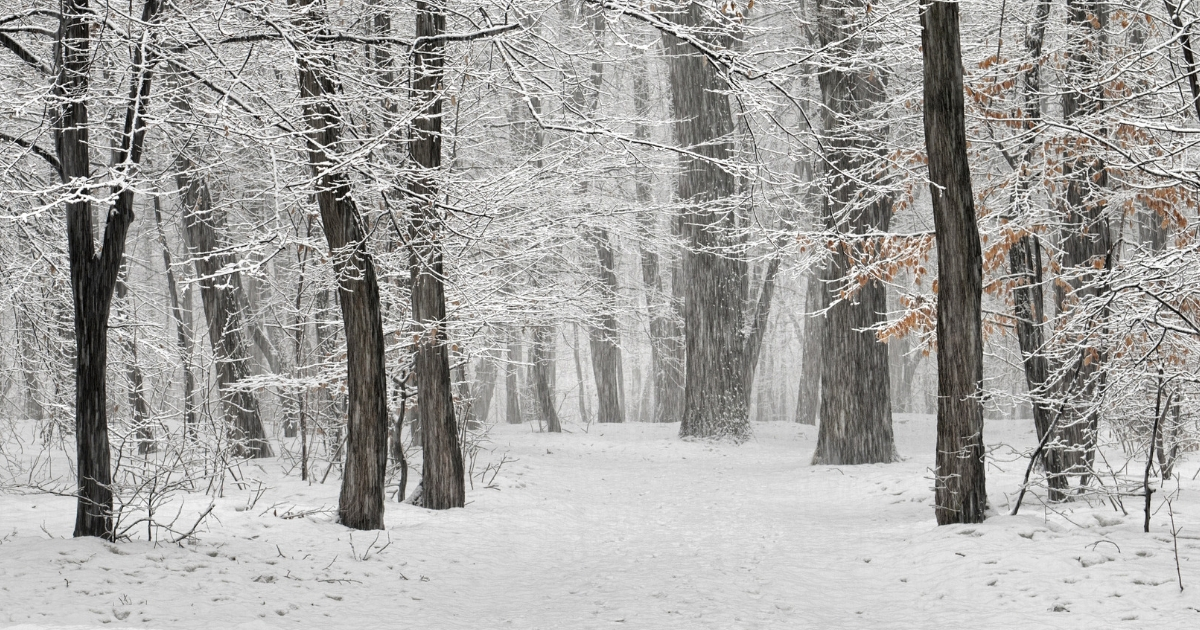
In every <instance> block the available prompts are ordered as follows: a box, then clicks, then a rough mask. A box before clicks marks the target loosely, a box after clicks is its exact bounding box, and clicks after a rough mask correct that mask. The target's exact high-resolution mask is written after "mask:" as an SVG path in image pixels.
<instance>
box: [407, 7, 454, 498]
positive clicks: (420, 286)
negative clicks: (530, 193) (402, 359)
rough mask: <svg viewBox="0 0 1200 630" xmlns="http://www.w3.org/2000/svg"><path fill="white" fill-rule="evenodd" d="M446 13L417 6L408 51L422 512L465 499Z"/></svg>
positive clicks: (411, 234) (411, 263)
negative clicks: (453, 368)
mask: <svg viewBox="0 0 1200 630" xmlns="http://www.w3.org/2000/svg"><path fill="white" fill-rule="evenodd" d="M445 32H446V13H445V8H444V7H443V6H442V4H441V3H440V0H438V1H434V2H426V1H423V0H418V1H417V30H416V35H417V38H418V42H420V43H419V44H417V46H416V47H415V48H414V50H413V65H412V73H413V74H412V84H413V98H414V101H415V102H416V103H419V104H421V105H422V111H421V112H420V115H418V116H417V117H416V119H414V120H413V127H412V141H411V142H410V144H409V149H410V151H411V153H410V157H411V158H412V161H413V163H414V164H415V165H417V166H418V167H419V168H421V169H424V170H425V171H426V173H423V174H421V175H418V176H416V177H413V178H412V180H411V182H410V185H409V195H410V196H411V199H410V206H409V215H408V216H409V225H408V235H409V248H410V259H409V266H410V270H411V274H410V276H411V281H412V312H413V320H414V321H416V322H417V324H418V325H420V326H422V327H423V329H424V330H423V331H422V334H421V336H420V340H419V341H418V343H417V348H416V355H417V356H416V361H415V368H414V371H415V373H416V376H417V401H418V403H419V404H420V405H421V431H422V436H421V437H422V440H423V446H424V448H423V449H422V452H423V454H424V460H423V465H424V468H423V469H422V470H423V472H422V476H421V499H422V503H423V505H424V506H425V507H427V508H431V509H435V510H444V509H448V508H456V507H463V504H464V502H465V497H466V494H465V493H466V491H465V489H464V485H463V484H464V479H463V461H462V451H461V450H460V449H459V447H458V425H457V424H456V422H455V418H454V393H453V391H452V390H451V384H450V357H449V354H448V352H447V349H446V343H447V342H446V296H445V284H444V283H445V270H444V268H443V264H442V255H443V253H442V245H441V240H440V237H439V235H438V232H439V230H440V227H441V222H442V218H441V216H440V213H439V211H438V210H437V200H436V197H437V195H438V189H437V180H436V174H435V173H436V171H437V170H438V169H439V168H441V165H442V96H441V90H442V87H441V83H442V72H443V70H442V67H443V65H444V63H445V53H444V51H445V42H444V41H443V40H441V39H438V38H440V37H441V36H442V35H444V34H445Z"/></svg>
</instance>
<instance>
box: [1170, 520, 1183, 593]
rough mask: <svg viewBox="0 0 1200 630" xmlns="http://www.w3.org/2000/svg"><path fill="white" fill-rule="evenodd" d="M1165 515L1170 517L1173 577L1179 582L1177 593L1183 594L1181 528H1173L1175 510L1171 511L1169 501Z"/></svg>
mask: <svg viewBox="0 0 1200 630" xmlns="http://www.w3.org/2000/svg"><path fill="white" fill-rule="evenodd" d="M1167 515H1168V516H1170V517H1171V545H1172V546H1173V547H1174V548H1175V577H1176V578H1177V579H1178V580H1179V592H1180V593H1182V592H1183V570H1182V569H1180V568H1179V532H1181V531H1183V528H1182V527H1181V528H1179V529H1176V528H1175V510H1173V509H1171V500H1170V499H1167Z"/></svg>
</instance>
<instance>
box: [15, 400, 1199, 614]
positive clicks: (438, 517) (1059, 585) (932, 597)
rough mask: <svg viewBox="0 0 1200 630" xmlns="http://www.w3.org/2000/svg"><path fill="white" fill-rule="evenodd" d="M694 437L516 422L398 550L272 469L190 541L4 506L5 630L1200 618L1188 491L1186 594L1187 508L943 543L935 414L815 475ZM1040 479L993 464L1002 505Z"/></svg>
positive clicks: (992, 523) (403, 526)
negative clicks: (467, 483)
mask: <svg viewBox="0 0 1200 630" xmlns="http://www.w3.org/2000/svg"><path fill="white" fill-rule="evenodd" d="M1027 424H1028V423H1024V422H1019V421H998V422H990V423H989V425H988V428H987V437H988V439H989V442H991V443H999V442H1004V443H1008V444H1019V445H1022V446H1024V445H1027V444H1028V443H1029V441H1030V440H1031V439H1032V438H1031V436H1030V435H1029V433H1030V431H1029V430H1028V428H1027V427H1026V425H1027ZM677 426H678V425H639V424H631V425H621V426H596V425H593V426H592V427H591V431H590V433H588V434H584V433H582V432H580V431H579V430H578V429H576V432H575V433H570V434H561V435H550V434H539V433H533V432H531V431H530V430H529V427H527V426H516V427H511V426H498V427H496V428H495V429H494V430H493V432H492V435H491V439H492V442H493V443H492V445H491V446H492V447H493V448H494V451H493V452H491V453H485V454H484V455H482V456H481V459H480V462H479V463H478V464H477V466H476V472H477V473H478V472H480V471H481V469H482V467H483V466H484V458H490V461H491V462H492V463H495V462H498V461H500V459H501V457H504V456H507V457H508V458H509V460H510V461H508V462H507V463H505V464H504V465H503V467H502V469H501V471H500V473H499V475H498V476H497V477H496V479H495V486H497V488H495V489H486V488H483V487H482V486H483V485H484V484H483V482H482V481H481V480H479V479H478V478H477V479H476V480H475V489H474V490H472V491H470V492H469V494H468V498H469V501H471V503H470V505H468V507H467V509H465V510H453V511H449V512H428V511H425V510H421V509H417V508H413V507H410V506H401V505H396V504H391V503H390V504H389V506H388V515H387V523H388V528H389V529H388V532H387V533H385V534H383V535H382V536H380V537H379V538H378V539H376V534H375V533H367V532H356V533H354V534H353V538H351V534H350V532H349V530H346V529H344V528H342V527H340V526H338V525H335V524H333V523H332V522H331V518H330V516H329V515H328V514H318V515H314V516H308V517H305V518H294V519H283V518H280V516H283V515H285V514H287V513H288V511H289V510H291V511H292V512H296V511H300V510H304V509H313V508H320V507H330V506H333V505H336V492H337V484H336V483H335V482H334V480H333V479H331V480H330V482H329V483H327V484H326V485H323V486H322V485H313V486H307V485H304V484H301V483H300V482H299V481H298V480H294V479H284V478H283V477H282V476H281V475H280V473H279V470H278V468H279V465H278V464H277V463H273V462H270V461H268V462H266V463H264V464H263V465H262V470H261V471H259V472H258V473H257V474H258V476H259V477H260V478H262V479H264V480H267V481H268V485H269V487H270V489H269V490H267V492H266V493H265V494H264V495H263V496H262V497H261V498H260V499H259V500H258V502H257V503H256V504H255V507H254V508H253V509H249V510H247V509H245V506H246V505H247V503H248V501H249V500H250V499H249V495H250V494H251V493H250V491H248V490H243V491H238V492H227V493H226V497H225V498H224V499H221V500H220V501H218V503H217V507H216V509H215V510H214V516H215V517H216V518H215V519H213V520H210V521H209V522H208V524H207V525H208V526H207V529H202V530H201V531H200V532H199V534H198V542H196V543H195V544H192V545H187V546H183V547H180V546H175V545H169V544H159V545H157V546H155V545H153V544H151V543H146V542H134V543H124V544H119V545H109V544H106V543H102V542H100V541H97V540H72V539H69V538H57V537H58V536H69V534H70V528H71V524H72V522H73V516H74V508H73V504H72V503H71V502H70V501H69V500H65V499H61V498H54V497H48V496H37V497H30V496H24V497H20V496H5V495H0V536H2V535H4V534H9V532H13V531H14V530H15V534H9V535H8V536H7V538H6V540H5V541H4V543H3V544H0V627H5V626H11V625H17V626H18V627H63V626H87V627H95V626H99V625H102V624H110V625H121V626H124V625H131V626H137V627H143V628H170V629H172V630H175V629H180V628H226V627H229V628H237V627H247V628H253V627H311V626H316V625H318V624H319V625H321V626H322V627H325V628H357V627H416V628H435V629H436V628H477V629H485V628H535V629H543V628H544V629H555V628H618V627H630V628H645V629H659V628H714V629H716V628H719V629H726V628H814V629H825V628H939V627H952V626H953V625H958V624H960V623H961V624H964V625H966V624H970V626H971V627H974V628H1002V627H1003V628H1009V627H1013V626H1017V627H1019V626H1020V625H1022V624H1028V625H1029V626H1030V627H1050V626H1051V625H1053V627H1055V628H1108V627H1129V628H1142V627H1151V626H1153V627H1155V628H1192V627H1196V626H1197V625H1200V570H1197V569H1198V568H1200V518H1197V517H1196V515H1197V514H1200V506H1198V505H1197V501H1198V500H1200V494H1197V493H1195V492H1189V491H1188V490H1187V485H1186V483H1185V491H1184V496H1182V497H1181V498H1180V499H1179V500H1178V501H1176V503H1175V507H1174V510H1175V519H1176V523H1177V524H1178V525H1183V527H1184V531H1183V534H1182V535H1183V536H1188V537H1186V538H1184V537H1181V538H1180V539H1179V541H1178V542H1179V550H1180V555H1181V557H1182V558H1181V565H1182V573H1183V581H1184V585H1185V586H1186V587H1188V588H1187V589H1186V590H1185V591H1184V592H1183V593H1182V594H1181V593H1180V592H1179V589H1178V586H1177V584H1176V573H1175V561H1174V554H1173V552H1172V541H1171V538H1170V536H1169V535H1167V531H1168V530H1167V527H1166V526H1165V522H1166V519H1167V515H1166V514H1165V510H1163V512H1162V513H1160V514H1158V515H1156V517H1155V520H1154V529H1153V531H1154V533H1152V534H1149V535H1147V534H1143V533H1141V531H1140V526H1141V522H1140V516H1139V515H1138V514H1134V513H1132V511H1133V509H1136V508H1134V507H1133V506H1129V507H1130V509H1131V514H1130V515H1129V516H1122V515H1121V514H1120V513H1119V512H1114V511H1113V509H1112V508H1111V507H1104V508H1102V507H1101V506H1096V507H1094V508H1093V507H1089V506H1087V505H1086V504H1081V505H1073V506H1071V509H1072V512H1071V513H1070V514H1068V515H1067V516H1068V517H1069V518H1070V519H1071V520H1072V521H1074V522H1075V523H1077V524H1078V525H1079V526H1071V525H1069V524H1068V525H1066V526H1064V525H1063V523H1064V522H1065V521H1063V519H1062V518H1060V517H1057V516H1055V515H1053V514H1049V515H1047V513H1046V512H1045V511H1044V510H1043V508H1042V507H1041V506H1040V504H1039V503H1038V502H1037V501H1036V500H1033V501H1030V502H1028V503H1027V504H1026V508H1024V510H1023V514H1022V515H1021V516H1018V517H1008V516H992V517H991V518H990V519H989V520H988V521H987V522H986V523H984V524H983V525H979V526H969V527H968V526H952V527H943V528H938V527H936V526H935V525H934V522H933V514H932V508H931V507H930V504H931V498H932V493H931V491H930V490H929V487H930V482H929V480H928V479H927V476H928V472H927V468H928V467H929V466H930V464H931V462H932V455H933V424H932V421H931V419H930V418H928V417H925V416H906V415H903V416H897V424H896V429H897V436H898V441H899V450H900V452H901V454H902V455H903V456H904V457H905V458H906V460H905V461H903V462H900V463H897V464H891V465H876V466H860V467H840V468H839V467H829V466H817V467H814V466H809V465H808V460H809V457H810V456H811V453H812V449H813V445H814V442H815V437H816V434H815V429H813V428H812V427H800V426H796V425H791V424H760V425H756V427H755V430H756V438H755V440H754V441H752V442H750V443H748V444H746V445H743V446H740V447H735V446H729V445H724V444H706V443H698V442H681V441H679V440H678V439H677V438H676V437H675V432H676V430H677ZM568 428H571V427H568ZM514 458H515V459H516V461H511V460H512V459H514ZM1023 465H1024V462H1016V463H1011V464H1002V466H1003V467H1004V468H1005V469H1007V470H1000V469H999V468H997V467H995V466H992V467H989V471H988V474H989V475H990V476H989V479H988V485H989V489H990V491H991V495H992V496H991V501H992V503H993V505H996V506H1000V507H1003V505H1004V504H1005V503H1006V501H1007V499H1006V497H1005V495H1004V492H1008V493H1010V494H1011V493H1012V491H1013V489H1015V488H1016V486H1017V482H1018V474H1019V473H1020V472H1023ZM1194 469H1195V464H1191V463H1189V464H1187V465H1186V466H1185V470H1186V472H1187V476H1188V477H1189V478H1190V476H1191V474H1192V472H1194ZM488 477H489V479H490V477H491V473H488ZM192 501H193V502H201V501H204V502H203V504H202V505H200V507H203V506H205V505H207V500H206V499H203V498H202V497H196V498H194V499H192ZM34 504H36V506H37V507H31V505H34ZM43 524H44V527H45V530H46V531H45V532H43V531H42V525H43ZM47 533H48V534H50V535H52V536H55V537H56V538H54V539H48V537H47ZM389 536H390V540H391V544H390V545H389V546H387V547H386V548H385V549H382V550H380V547H382V546H383V545H384V544H385V543H386V542H387V540H388V537H389ZM372 543H373V544H372ZM368 547H370V548H371V549H372V550H373V551H372V552H370V553H369V557H368V558H366V559H365V560H363V559H362V557H363V555H364V552H365V551H366V550H367V549H368Z"/></svg>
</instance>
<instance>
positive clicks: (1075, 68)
mask: <svg viewBox="0 0 1200 630" xmlns="http://www.w3.org/2000/svg"><path fill="white" fill-rule="evenodd" d="M1067 16H1068V21H1069V22H1070V24H1071V26H1072V27H1073V28H1074V29H1075V31H1074V34H1073V37H1072V41H1071V43H1070V44H1069V46H1070V48H1069V51H1070V52H1069V54H1068V56H1067V72H1068V76H1070V77H1073V80H1072V81H1071V84H1072V85H1071V87H1069V88H1068V89H1067V90H1066V91H1065V92H1064V93H1063V118H1064V119H1065V121H1066V122H1067V124H1068V125H1080V126H1084V125H1086V124H1087V121H1086V119H1087V118H1088V117H1089V116H1092V115H1095V114H1096V113H1098V112H1099V111H1100V108H1101V107H1102V101H1103V94H1102V93H1101V92H1100V88H1098V87H1096V86H1094V85H1092V84H1091V82H1092V81H1093V80H1094V77H1095V75H1096V70H1097V68H1096V63H1097V58H1098V57H1099V56H1100V52H1099V51H1100V50H1101V49H1102V44H1103V41H1102V38H1103V28H1104V23H1105V22H1107V8H1106V7H1105V6H1104V3H1102V2H1098V1H1091V0H1070V1H1068V2H1067ZM1085 134H1086V132H1081V133H1079V134H1078V135H1077V136H1076V144H1075V145H1074V146H1072V145H1071V144H1068V145H1067V146H1066V147H1065V148H1064V150H1063V153H1064V155H1063V180H1065V182H1066V195H1065V199H1064V200H1063V207H1062V214H1063V217H1062V224H1061V227H1060V237H1061V247H1062V251H1063V254H1062V261H1061V262H1062V270H1063V274H1064V275H1065V276H1067V277H1066V278H1065V282H1062V281H1060V282H1056V283H1055V284H1054V288H1055V290H1054V303H1055V306H1056V308H1057V310H1058V312H1059V313H1063V312H1066V311H1068V310H1070V309H1071V308H1072V302H1074V301H1076V300H1079V299H1083V298H1086V297H1095V296H1097V295H1099V293H1100V287H1099V286H1098V285H1097V284H1096V282H1097V280H1098V279H1099V277H1100V276H1101V275H1102V274H1103V273H1104V271H1098V268H1099V269H1103V270H1107V269H1109V268H1110V267H1111V264H1112V261H1111V254H1112V234H1111V232H1110V230H1109V225H1108V215H1107V213H1106V212H1105V201H1104V200H1103V199H1101V198H1100V193H1101V190H1102V189H1103V188H1104V187H1105V186H1107V185H1108V170H1107V169H1106V168H1105V167H1104V164H1103V162H1102V161H1101V160H1100V159H1099V158H1098V157H1095V156H1089V155H1086V154H1085V152H1086V151H1087V146H1088V145H1089V144H1090V142H1087V141H1086V140H1085V138H1086V135H1085ZM1097 264H1099V267H1097ZM1082 351H1083V352H1085V353H1090V352H1094V351H1095V349H1093V348H1091V347H1086V348H1084V349H1083V350H1082ZM1097 356H1098V357H1099V360H1084V361H1080V362H1078V369H1077V370H1075V371H1074V372H1073V374H1072V376H1071V377H1070V378H1067V379H1064V380H1063V382H1061V383H1060V384H1059V386H1060V387H1059V389H1060V391H1059V396H1061V397H1063V398H1064V399H1065V404H1064V405H1063V408H1062V413H1061V414H1060V417H1059V418H1058V423H1057V425H1056V427H1055V437H1056V439H1055V442H1056V443H1059V444H1061V445H1062V446H1053V447H1052V448H1051V452H1052V453H1053V454H1056V455H1057V456H1058V458H1059V460H1060V462H1061V464H1060V465H1061V469H1062V472H1063V473H1064V474H1069V473H1074V474H1078V475H1080V478H1081V480H1080V481H1081V484H1082V483H1086V482H1087V479H1088V473H1089V471H1090V469H1091V463H1092V457H1093V455H1094V452H1095V447H1096V431H1097V429H1098V427H1097V423H1098V422H1099V414H1098V413H1097V412H1096V410H1095V409H1094V408H1093V404H1094V403H1095V399H1096V395H1097V392H1098V388H1099V382H1100V380H1101V379H1102V378H1103V370H1102V366H1103V363H1104V360H1103V357H1102V355H1099V354H1098V355H1097Z"/></svg>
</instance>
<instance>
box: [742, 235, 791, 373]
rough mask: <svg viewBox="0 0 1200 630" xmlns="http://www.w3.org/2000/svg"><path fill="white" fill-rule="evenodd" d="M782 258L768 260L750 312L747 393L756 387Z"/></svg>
mask: <svg viewBox="0 0 1200 630" xmlns="http://www.w3.org/2000/svg"><path fill="white" fill-rule="evenodd" d="M781 262H782V259H781V258H780V257H779V256H773V257H772V258H771V259H770V260H769V261H767V268H766V270H765V271H764V272H763V279H762V286H761V287H760V288H759V291H758V299H757V300H755V302H754V310H753V311H752V312H751V313H750V334H748V335H747V336H746V343H745V347H744V348H743V351H742V354H743V355H744V356H745V366H744V367H745V370H746V376H745V379H746V382H745V385H744V387H745V388H746V392H747V394H749V392H750V391H751V389H753V387H754V375H755V372H756V371H757V369H758V356H759V353H760V351H761V350H762V341H763V338H764V337H766V333H767V322H768V321H769V320H770V317H771V302H772V301H773V300H774V298H775V276H777V275H778V274H779V265H780V263H781Z"/></svg>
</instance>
